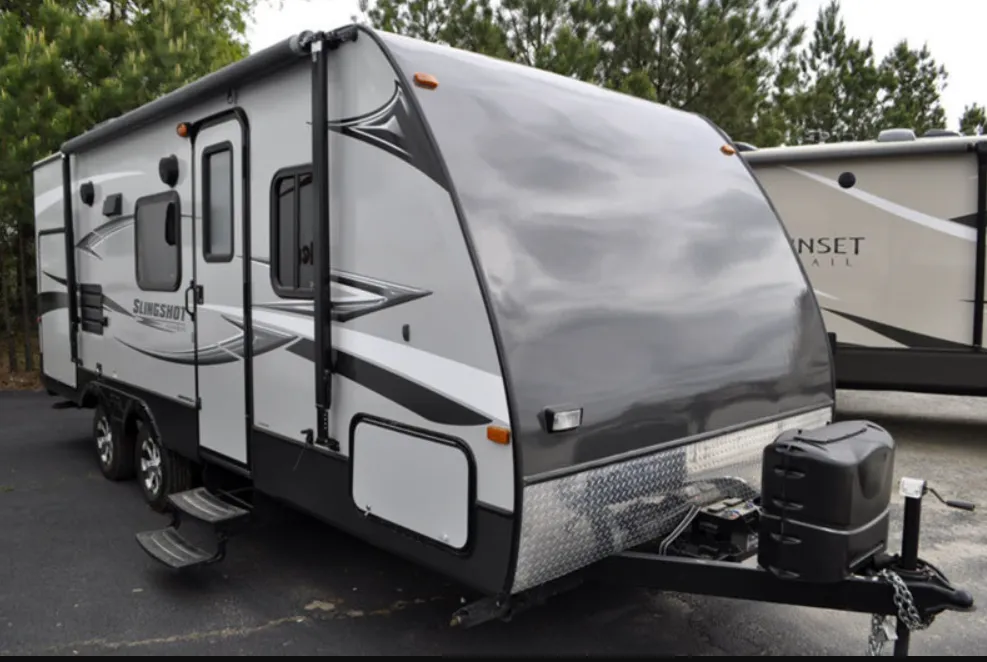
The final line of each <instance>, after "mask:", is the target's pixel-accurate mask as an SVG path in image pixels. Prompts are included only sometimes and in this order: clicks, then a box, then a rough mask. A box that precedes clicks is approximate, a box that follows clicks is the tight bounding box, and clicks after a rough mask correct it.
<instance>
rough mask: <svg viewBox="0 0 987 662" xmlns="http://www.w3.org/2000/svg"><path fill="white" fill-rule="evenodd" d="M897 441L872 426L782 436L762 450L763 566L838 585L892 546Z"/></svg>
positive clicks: (850, 424) (845, 424)
mask: <svg viewBox="0 0 987 662" xmlns="http://www.w3.org/2000/svg"><path fill="white" fill-rule="evenodd" d="M894 451H895V445H894V439H893V438H892V437H891V435H890V434H888V432H887V431H886V430H885V429H884V428H882V427H880V426H878V425H875V424H874V423H871V422H869V421H840V422H839V423H832V424H829V425H825V426H823V427H820V428H816V429H813V430H804V429H794V430H788V431H786V432H783V433H782V434H781V435H779V437H778V438H777V439H775V441H774V442H773V443H771V444H770V445H769V446H767V447H766V448H765V449H764V457H763V464H762V467H761V486H762V487H761V518H760V527H759V531H758V563H759V564H760V565H761V567H762V568H764V569H765V570H768V571H770V572H772V573H774V574H775V575H777V576H779V577H783V578H786V579H797V580H802V581H807V582H817V583H828V582H839V581H841V580H843V579H845V578H846V577H847V576H849V575H851V574H853V573H855V572H856V571H858V570H859V569H860V568H861V567H862V566H863V565H865V564H866V563H867V562H868V561H869V560H871V559H872V558H873V557H874V556H875V555H877V554H880V553H881V552H883V551H884V550H885V549H887V543H888V526H889V512H888V511H889V506H890V504H891V491H892V488H893V481H894V476H893V474H894Z"/></svg>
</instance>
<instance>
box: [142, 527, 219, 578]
mask: <svg viewBox="0 0 987 662" xmlns="http://www.w3.org/2000/svg"><path fill="white" fill-rule="evenodd" d="M137 542H138V543H139V544H140V546H141V547H142V548H143V549H144V551H145V552H147V553H148V554H150V555H151V556H152V557H154V558H155V559H157V560H158V561H160V562H161V563H164V564H165V565H166V566H169V567H171V568H175V569H179V568H188V567H190V566H194V565H201V564H203V563H206V562H208V561H210V560H211V559H212V558H213V555H212V554H210V553H209V552H207V551H205V550H204V549H201V548H199V547H197V546H195V545H193V544H192V543H190V542H189V541H188V540H186V539H185V538H183V537H182V534H180V533H179V532H178V531H176V530H175V529H174V528H173V527H170V526H169V527H168V528H167V529H160V530H157V531H142V532H141V533H138V534H137Z"/></svg>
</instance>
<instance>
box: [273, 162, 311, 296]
mask: <svg viewBox="0 0 987 662" xmlns="http://www.w3.org/2000/svg"><path fill="white" fill-rule="evenodd" d="M273 193H274V195H275V196H276V198H275V200H274V201H273V202H274V204H273V205H272V207H271V214H272V219H271V220H272V223H271V262H272V264H271V280H272V282H273V284H274V289H275V291H276V292H277V293H278V294H279V295H281V296H286V297H298V298H311V296H312V291H313V289H314V287H315V260H314V256H315V254H314V250H315V244H314V241H313V239H314V221H315V206H314V205H315V201H314V199H313V197H312V196H313V191H312V174H311V172H309V170H308V169H307V168H304V169H291V170H284V171H282V172H280V173H279V174H277V175H275V180H274V188H273Z"/></svg>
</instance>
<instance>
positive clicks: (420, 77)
mask: <svg viewBox="0 0 987 662" xmlns="http://www.w3.org/2000/svg"><path fill="white" fill-rule="evenodd" d="M415 85H417V86H418V87H423V88H425V89H426V90H434V89H435V88H437V87H438V86H439V81H437V80H436V79H435V76H433V75H432V74H423V73H417V74H415Z"/></svg>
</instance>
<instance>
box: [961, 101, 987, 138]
mask: <svg viewBox="0 0 987 662" xmlns="http://www.w3.org/2000/svg"><path fill="white" fill-rule="evenodd" d="M985 129H987V109H985V108H984V107H983V106H981V105H980V104H976V103H975V104H973V105H972V106H967V107H966V108H964V109H963V115H962V116H960V133H962V134H963V135H968V136H979V135H982V134H983V132H984V130H985Z"/></svg>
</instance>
